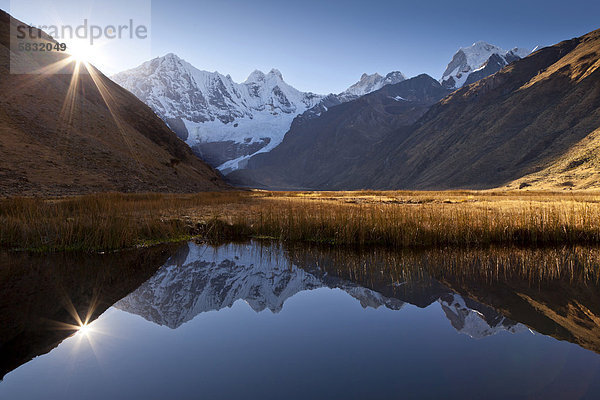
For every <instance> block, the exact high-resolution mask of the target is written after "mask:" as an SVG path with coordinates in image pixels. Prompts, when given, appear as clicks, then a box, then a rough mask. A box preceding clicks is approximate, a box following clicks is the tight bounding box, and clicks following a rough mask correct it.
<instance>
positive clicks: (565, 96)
mask: <svg viewBox="0 0 600 400" xmlns="http://www.w3.org/2000/svg"><path fill="white" fill-rule="evenodd" d="M599 67H600V30H597V31H594V32H591V33H589V34H587V35H585V36H582V37H580V38H576V39H572V40H568V41H565V42H562V43H559V44H557V45H555V46H552V47H548V48H544V49H541V50H539V51H537V52H536V53H534V54H532V55H530V56H529V57H527V58H525V59H523V60H520V61H517V62H515V63H513V64H511V65H509V66H508V67H506V68H504V69H503V70H501V71H500V72H498V73H497V74H495V75H492V76H491V77H489V78H486V79H484V80H481V81H479V82H477V83H475V84H473V85H470V86H468V87H465V88H463V89H461V90H458V91H456V92H454V93H453V94H452V95H450V96H448V97H447V98H446V99H444V100H443V101H442V102H440V103H439V104H437V105H436V106H434V107H433V108H432V109H431V110H430V111H429V112H428V114H426V115H425V116H424V118H423V119H422V120H421V121H419V123H418V127H417V128H416V130H415V131H414V132H413V133H412V134H411V135H410V136H409V137H408V138H406V139H405V140H402V141H401V142H396V143H395V144H394V145H392V146H390V148H391V150H390V151H388V152H386V153H385V154H386V155H387V156H388V157H389V158H388V160H389V162H388V166H389V168H388V173H384V174H382V175H381V176H380V177H379V178H378V179H376V180H375V182H373V186H374V187H399V188H408V187H410V188H418V189H426V188H427V189H433V188H436V189H449V188H491V187H497V186H506V185H507V184H508V183H510V182H511V181H514V180H516V179H519V178H522V177H524V176H526V175H529V174H536V175H534V177H536V179H538V183H539V184H541V183H540V182H541V181H544V180H545V181H546V182H550V181H554V180H557V182H558V183H559V184H562V183H564V182H565V181H566V180H569V181H571V184H572V186H574V187H581V188H593V187H600V169H599V167H598V162H597V154H598V153H597V152H595V151H594V149H595V148H597V139H594V137H595V136H594V135H595V134H594V132H597V130H598V129H599V128H600V69H599ZM587 154H591V155H590V156H589V157H588V156H587ZM594 160H596V161H594ZM557 163H558V164H557ZM553 166H554V167H553ZM578 168H579V169H580V170H578ZM582 168H585V171H583V170H581V169H582ZM559 169H561V171H562V172H560V173H563V174H565V175H564V177H562V178H559V177H555V174H556V173H558V172H559V171H558V170H559ZM544 171H546V172H544ZM568 171H572V172H573V173H572V174H571V173H569V174H566V173H567V172H568ZM578 171H579V172H578ZM513 186H514V184H513ZM555 187H556V185H555Z"/></svg>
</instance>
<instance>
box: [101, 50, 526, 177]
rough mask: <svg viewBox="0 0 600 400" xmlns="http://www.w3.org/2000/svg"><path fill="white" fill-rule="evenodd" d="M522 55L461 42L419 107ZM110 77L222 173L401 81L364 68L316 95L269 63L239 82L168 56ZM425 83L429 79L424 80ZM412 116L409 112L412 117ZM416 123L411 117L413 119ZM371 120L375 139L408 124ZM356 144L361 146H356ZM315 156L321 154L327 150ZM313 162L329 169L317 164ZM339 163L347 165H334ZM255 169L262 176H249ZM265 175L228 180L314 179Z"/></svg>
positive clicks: (251, 164)
mask: <svg viewBox="0 0 600 400" xmlns="http://www.w3.org/2000/svg"><path fill="white" fill-rule="evenodd" d="M528 53H529V52H528V51H527V50H524V49H518V48H515V49H513V50H511V51H505V50H503V49H501V48H499V47H497V46H493V45H489V44H487V43H484V42H477V43H475V44H473V45H472V46H470V47H467V48H461V49H460V50H459V51H458V52H457V53H456V55H455V56H454V58H453V59H452V61H451V62H450V63H449V65H448V67H447V70H446V72H445V73H444V75H443V76H442V78H441V79H440V82H439V83H440V84H441V86H442V87H443V88H444V89H446V91H445V92H442V91H440V93H442V94H443V96H437V97H436V98H435V99H434V101H431V99H429V100H428V104H427V107H424V105H423V103H422V102H421V103H420V104H419V106H418V108H419V109H420V110H422V111H426V108H428V107H429V106H431V105H433V104H434V103H435V102H437V101H439V100H441V98H443V97H444V96H445V95H447V94H449V93H450V91H451V90H454V89H456V88H459V87H461V86H463V85H464V84H469V83H472V82H475V81H477V80H479V79H481V78H484V77H486V76H489V75H491V74H493V73H496V72H498V71H499V70H500V69H501V68H502V67H504V66H506V65H508V64H510V63H511V62H513V61H515V60H518V59H520V58H521V57H524V56H526V55H527V54H528ZM112 79H113V80H115V82H117V83H119V84H120V85H122V86H123V87H124V88H126V89H128V90H130V91H131V92H132V93H133V94H135V95H136V96H137V97H138V98H139V99H140V100H142V101H144V102H145V103H146V104H148V105H149V106H150V107H151V108H152V109H153V110H154V111H155V112H156V113H157V114H158V115H159V116H160V117H161V118H162V119H163V120H164V121H165V122H166V123H167V124H168V125H169V126H170V127H171V128H172V129H173V130H174V131H175V132H177V134H178V136H179V137H180V138H181V139H182V140H185V141H186V142H187V143H188V145H190V147H191V148H192V149H193V150H194V152H195V153H196V154H197V155H198V156H199V157H200V158H202V159H204V160H206V161H207V162H208V163H209V164H211V165H212V166H214V167H216V168H218V169H219V170H220V171H221V172H222V173H223V174H225V175H227V174H231V173H233V172H235V171H237V170H240V169H241V170H245V169H252V170H256V169H257V168H260V166H262V165H264V162H263V160H264V159H265V155H266V159H268V158H269V157H270V155H271V153H272V152H273V150H278V148H279V145H280V144H281V143H282V142H284V141H285V140H286V138H288V137H290V136H298V135H299V134H298V133H297V132H298V131H299V130H302V129H301V128H299V126H301V125H302V124H303V123H304V122H307V121H309V120H313V119H322V118H321V117H322V116H324V115H325V114H326V113H327V111H329V109H331V108H332V107H336V106H340V105H341V104H344V103H348V102H352V101H355V100H358V99H360V98H361V97H363V96H365V95H368V94H370V93H373V92H377V91H379V90H382V88H384V87H386V86H388V85H397V84H399V83H401V82H403V81H406V80H407V79H406V77H405V76H404V74H402V73H401V72H399V71H394V72H390V73H388V74H386V75H385V76H382V75H379V74H377V73H375V74H372V75H368V74H363V75H362V76H361V78H360V80H359V81H358V82H357V83H355V84H353V85H352V86H350V87H349V88H348V89H347V90H345V91H343V92H342V93H339V94H329V95H325V96H322V95H316V94H313V93H302V92H300V91H298V90H296V89H294V88H293V87H291V86H290V85H288V84H287V83H286V82H285V81H284V80H283V77H282V75H281V73H280V72H279V71H278V70H275V69H273V70H271V71H270V72H269V73H268V74H264V73H262V72H260V71H255V72H253V73H252V74H251V75H250V76H249V77H248V79H247V80H246V81H245V82H243V83H241V84H237V83H235V82H233V80H232V79H231V77H230V76H224V75H222V74H220V73H218V72H207V71H201V70H199V69H197V68H195V67H194V66H192V65H191V64H189V63H187V62H186V61H184V60H182V59H180V58H179V57H177V56H176V55H174V54H168V55H166V56H164V57H158V58H156V59H153V60H151V61H148V62H146V63H144V64H143V65H141V66H139V67H137V68H134V69H132V70H128V71H124V72H122V73H119V74H117V75H115V76H113V77H112ZM413 83H414V81H413ZM428 84H429V82H428V83H426V85H428ZM401 97H402V96H400V98H401ZM413 100H415V101H416V100H418V99H413ZM351 108H352V107H350V108H347V109H351ZM338 112H339V110H338ZM392 114H397V112H395V113H392ZM417 114H418V113H416V112H411V116H414V115H417ZM418 116H419V117H420V116H421V115H418ZM415 121H416V119H415V118H414V117H413V121H412V122H411V124H412V123H414V122H415ZM378 122H382V125H380V126H378V125H377V123H378ZM329 123H330V122H329V121H327V118H325V120H324V121H322V122H321V123H320V124H318V125H320V126H318V127H317V128H315V127H314V126H312V125H311V124H308V125H307V127H306V128H304V130H308V129H320V128H321V126H322V125H326V124H329ZM371 123H372V124H374V125H368V126H362V127H361V128H360V129H369V130H371V131H373V132H376V135H375V136H377V137H382V134H383V133H384V132H386V131H388V130H390V129H392V130H393V129H400V128H404V127H405V126H406V125H410V124H407V123H406V119H405V121H404V123H403V124H402V125H400V126H396V125H394V123H395V121H393V120H392V121H388V120H385V121H384V119H378V120H373V121H371ZM308 126H310V128H309V127H308ZM336 130H337V131H338V132H340V133H341V135H337V137H339V136H342V135H344V136H346V140H345V141H344V143H342V144H348V143H350V144H357V143H356V142H355V141H354V139H355V137H354V136H353V134H352V132H351V131H344V130H343V128H336ZM310 133H311V134H313V135H315V134H317V133H321V136H322V137H324V138H326V139H325V140H329V141H330V139H329V136H330V134H331V132H329V131H327V130H325V131H319V132H315V131H314V130H313V131H311V132H310ZM304 136H305V138H304V140H302V141H301V143H297V142H298V141H297V140H295V141H294V142H295V146H296V147H294V150H293V152H295V153H298V155H297V156H296V159H298V158H299V157H300V156H299V153H304V152H305V151H304V149H305V148H310V145H308V144H307V142H310V141H311V140H313V139H314V138H312V137H309V136H310V134H305V135H304ZM360 143H361V144H363V145H366V146H367V148H369V147H371V143H370V142H366V143H365V142H364V141H362V142H360ZM342 144H339V145H342ZM314 145H315V146H318V147H319V148H323V147H324V146H325V144H324V143H320V142H318V141H315V142H314ZM284 147H285V145H284ZM354 147H355V148H357V149H358V151H361V149H359V148H358V146H354ZM339 148H341V149H342V152H343V153H345V154H346V153H351V154H350V155H349V157H348V158H347V159H348V160H349V159H352V158H356V157H357V156H359V154H358V153H357V154H354V153H352V152H351V151H348V149H347V148H346V147H343V146H338V149H339ZM321 155H323V156H327V154H321ZM327 159H328V158H327V157H323V158H322V159H320V160H322V161H325V162H326V161H327ZM314 160H315V157H311V160H310V161H309V160H308V159H306V158H304V159H303V162H304V164H307V165H308V164H310V162H311V161H314ZM296 166H297V165H296ZM315 166H316V167H318V168H322V169H326V168H327V166H326V165H322V164H320V163H319V162H317V164H315ZM337 168H338V169H339V168H346V167H345V166H342V164H340V165H338V166H337ZM287 169H291V167H288V168H287ZM257 174H260V175H261V177H259V178H258V179H254V178H255V177H256V175H257ZM246 175H250V176H251V178H246ZM268 175H269V174H266V175H264V178H263V176H262V174H261V173H260V172H256V171H253V172H250V173H242V174H237V173H234V174H233V175H232V176H231V177H230V181H231V182H234V183H240V184H243V185H254V184H257V185H259V186H266V187H282V188H283V187H305V186H306V187H314V185H313V183H314V182H313V181H315V180H316V179H318V177H313V178H311V179H309V180H308V183H309V184H308V185H306V184H303V183H299V182H287V181H285V179H284V180H283V181H282V182H280V183H277V184H276V186H269V185H265V184H264V182H270V181H274V180H273V179H272V178H271V177H270V176H268ZM317 187H320V186H318V185H317Z"/></svg>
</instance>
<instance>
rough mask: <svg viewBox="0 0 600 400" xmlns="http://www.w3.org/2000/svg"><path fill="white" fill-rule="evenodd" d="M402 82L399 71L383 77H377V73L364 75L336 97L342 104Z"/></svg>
mask: <svg viewBox="0 0 600 400" xmlns="http://www.w3.org/2000/svg"><path fill="white" fill-rule="evenodd" d="M404 80H406V77H405V76H404V74H403V73H402V72H400V71H393V72H390V73H389V74H387V75H386V76H385V77H383V76H381V75H379V74H378V73H374V74H372V75H369V74H366V73H364V74H362V76H361V77H360V80H359V81H358V82H356V83H355V84H354V85H352V86H350V87H349V88H348V89H346V90H345V91H344V92H342V93H340V94H339V95H338V96H339V97H340V100H341V101H342V102H345V101H350V100H354V99H355V98H357V97H360V96H364V95H365V94H369V93H371V92H374V91H376V90H379V89H381V88H382V87H384V86H385V85H393V84H395V83H400V82H402V81H404Z"/></svg>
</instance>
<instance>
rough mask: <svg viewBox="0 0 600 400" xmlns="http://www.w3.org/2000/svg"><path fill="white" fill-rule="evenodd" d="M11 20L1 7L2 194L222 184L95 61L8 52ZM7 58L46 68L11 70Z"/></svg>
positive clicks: (175, 189) (209, 187) (171, 188)
mask: <svg viewBox="0 0 600 400" xmlns="http://www.w3.org/2000/svg"><path fill="white" fill-rule="evenodd" d="M11 24H21V23H20V22H19V21H17V20H15V19H13V18H11V17H10V16H9V15H8V14H6V13H5V12H3V11H1V10H0V93H1V97H0V153H1V154H2V157H0V196H3V195H4V196H6V195H23V194H24V195H62V194H76V193H89V192H102V191H122V192H141V191H153V192H157V191H161V192H163V191H164V192H194V191H205V190H216V189H221V188H226V187H227V186H226V185H225V184H224V183H223V182H222V180H221V177H220V175H219V174H218V173H217V172H215V171H214V170H213V169H212V168H210V167H209V166H207V165H206V164H205V163H204V162H202V161H201V160H199V159H198V158H196V157H195V156H194V155H193V153H192V152H191V150H190V149H189V148H188V147H187V146H186V145H185V144H184V143H183V142H182V141H181V140H179V139H178V138H177V136H176V135H175V134H174V133H173V132H172V131H171V130H170V129H169V128H167V126H166V125H165V124H164V123H163V122H162V121H161V120H160V119H159V118H158V117H157V116H156V115H155V114H154V113H153V112H152V111H151V110H150V108H148V107H147V106H146V105H144V104H143V103H142V102H140V101H139V100H138V99H137V98H136V97H135V96H133V95H132V94H130V93H129V92H127V91H126V90H125V89H123V88H121V87H120V86H118V85H117V84H115V83H113V82H112V81H111V80H109V79H108V78H106V77H105V76H104V75H103V74H102V73H100V72H99V71H98V70H97V69H95V68H94V67H93V66H86V65H84V64H80V65H79V66H78V64H77V63H76V62H75V61H73V60H72V59H70V58H69V56H68V55H66V54H64V53H56V52H54V53H36V52H11V51H10V25H11ZM51 40H52V39H51V38H49V37H48V38H46V39H43V41H51ZM11 61H12V62H13V65H15V64H16V65H27V66H29V67H31V66H35V69H43V70H44V71H46V73H44V74H21V75H17V74H11V73H10V65H11Z"/></svg>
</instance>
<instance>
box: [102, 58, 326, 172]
mask: <svg viewBox="0 0 600 400" xmlns="http://www.w3.org/2000/svg"><path fill="white" fill-rule="evenodd" d="M112 79H113V80H114V81H115V82H117V83H118V84H120V85H121V86H123V87H124V88H126V89H128V90H129V91H131V92H132V93H133V94H134V95H136V96H137V97H138V98H139V99H140V100H142V101H143V102H144V103H146V104H147V105H148V106H150V108H152V109H153V110H154V112H156V113H157V114H158V116H159V117H161V118H162V119H163V120H164V121H165V122H166V123H167V124H168V125H169V126H170V127H171V129H173V131H175V133H177V135H178V136H179V137H180V138H181V139H183V140H185V141H186V142H187V143H188V145H190V147H191V148H192V149H193V150H194V151H195V153H196V154H197V155H199V156H200V157H202V158H204V159H205V160H206V161H207V162H209V163H210V164H211V165H213V166H215V167H218V168H219V169H221V170H222V171H223V172H225V173H226V172H227V171H229V170H233V169H237V168H239V167H241V166H243V162H244V160H246V159H247V158H249V157H250V156H252V155H254V154H257V153H261V152H265V151H270V150H271V149H273V148H274V147H275V146H277V145H278V144H279V143H280V142H281V141H282V140H283V136H284V135H285V133H286V132H287V131H288V130H289V128H290V125H291V124H292V120H293V119H294V118H295V117H296V116H297V115H299V114H301V113H303V112H304V111H306V110H308V109H309V108H311V107H313V106H314V105H316V104H317V103H318V102H319V101H320V100H321V98H322V96H319V95H316V94H314V93H304V92H300V91H299V90H297V89H295V88H293V87H292V86H290V85H288V84H287V83H286V82H285V81H284V80H283V75H282V74H281V72H280V71H279V70H277V69H272V70H271V71H270V72H269V73H267V74H265V73H264V72H262V71H258V70H257V71H254V72H252V73H251V74H250V76H249V77H248V79H246V81H245V82H243V83H235V82H234V81H233V80H232V79H231V76H229V75H227V76H224V75H221V74H220V73H218V72H207V71H201V70H199V69H197V68H195V67H194V66H192V65H191V64H190V63H188V62H186V61H184V60H182V59H181V58H179V57H178V56H176V55H175V54H172V53H169V54H167V55H165V56H163V57H158V58H155V59H153V60H150V61H147V62H145V63H144V64H142V65H141V66H139V67H137V68H134V69H132V70H129V71H124V72H121V73H119V74H117V75H115V76H113V77H112Z"/></svg>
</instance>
